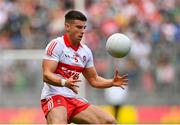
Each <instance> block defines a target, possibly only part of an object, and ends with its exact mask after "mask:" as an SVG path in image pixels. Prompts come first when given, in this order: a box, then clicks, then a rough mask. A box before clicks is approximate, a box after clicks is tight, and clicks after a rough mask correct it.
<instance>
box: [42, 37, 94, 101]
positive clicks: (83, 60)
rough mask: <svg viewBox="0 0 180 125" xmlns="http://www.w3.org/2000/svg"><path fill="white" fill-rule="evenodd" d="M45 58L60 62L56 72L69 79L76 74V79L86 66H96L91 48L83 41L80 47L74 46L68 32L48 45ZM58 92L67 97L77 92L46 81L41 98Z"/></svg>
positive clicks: (73, 95)
mask: <svg viewBox="0 0 180 125" xmlns="http://www.w3.org/2000/svg"><path fill="white" fill-rule="evenodd" d="M44 59H48V60H54V61H57V62H58V66H57V69H56V71H55V72H54V73H55V74H57V75H59V76H60V77H61V78H63V79H68V78H69V77H71V76H72V75H74V74H75V76H76V79H78V78H79V75H80V73H81V72H82V71H83V69H84V68H89V67H93V66H94V63H93V56H92V52H91V50H90V49H89V48H88V47H87V46H86V45H84V44H82V43H80V44H79V46H78V47H74V46H72V44H71V42H70V41H69V40H68V37H67V35H66V34H65V35H64V36H62V37H58V38H56V39H53V40H52V41H51V42H50V43H49V44H48V45H47V47H46V51H45V55H44ZM59 82H60V81H59ZM56 94H59V95H63V96H65V97H75V96H76V94H75V93H74V92H73V91H72V90H71V89H69V88H67V87H57V86H53V85H50V84H48V83H46V82H44V87H43V89H42V93H41V99H44V98H46V97H49V96H52V95H56Z"/></svg>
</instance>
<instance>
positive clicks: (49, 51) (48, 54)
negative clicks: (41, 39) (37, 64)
mask: <svg viewBox="0 0 180 125" xmlns="http://www.w3.org/2000/svg"><path fill="white" fill-rule="evenodd" d="M61 52H62V46H60V45H59V44H58V40H57V39H54V40H52V41H51V42H50V43H49V44H48V45H47V47H46V49H45V53H44V59H48V60H54V61H57V62H58V61H59V59H60V55H61Z"/></svg>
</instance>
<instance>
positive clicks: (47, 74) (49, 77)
mask: <svg viewBox="0 0 180 125" xmlns="http://www.w3.org/2000/svg"><path fill="white" fill-rule="evenodd" d="M57 65H58V62H56V61H54V60H47V59H44V60H43V62H42V68H43V81H44V82H46V83H48V84H51V85H54V86H62V85H61V78H60V77H58V76H57V75H56V74H54V72H55V70H56V68H57Z"/></svg>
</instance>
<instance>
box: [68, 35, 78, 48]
mask: <svg viewBox="0 0 180 125" xmlns="http://www.w3.org/2000/svg"><path fill="white" fill-rule="evenodd" d="M67 37H68V40H69V42H71V44H72V45H73V46H75V47H77V46H78V45H79V42H78V41H74V40H72V39H71V37H70V36H69V34H67Z"/></svg>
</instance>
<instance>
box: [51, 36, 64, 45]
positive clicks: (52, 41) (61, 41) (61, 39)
mask: <svg viewBox="0 0 180 125" xmlns="http://www.w3.org/2000/svg"><path fill="white" fill-rule="evenodd" d="M54 42H55V43H56V44H57V45H58V46H63V45H64V40H63V36H61V37H56V38H54V39H52V40H50V43H54Z"/></svg>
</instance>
